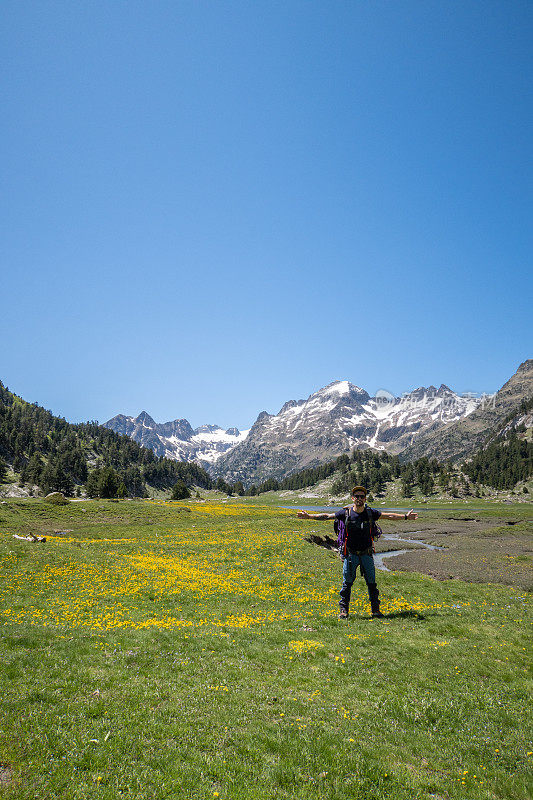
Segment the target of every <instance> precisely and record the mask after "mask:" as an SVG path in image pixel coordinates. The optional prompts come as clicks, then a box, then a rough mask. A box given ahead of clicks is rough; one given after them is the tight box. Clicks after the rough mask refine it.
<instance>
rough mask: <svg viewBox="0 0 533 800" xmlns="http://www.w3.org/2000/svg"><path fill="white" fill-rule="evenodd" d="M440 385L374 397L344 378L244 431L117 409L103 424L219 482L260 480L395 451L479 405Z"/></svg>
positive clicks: (266, 417)
mask: <svg viewBox="0 0 533 800" xmlns="http://www.w3.org/2000/svg"><path fill="white" fill-rule="evenodd" d="M478 403H479V400H478V399H475V398H473V397H461V396H459V395H457V394H455V392H452V390H451V389H449V388H448V387H447V386H444V385H441V386H440V388H439V389H436V388H435V387H434V386H430V387H429V388H427V389H426V388H424V387H422V388H419V389H415V390H414V391H412V392H410V393H409V394H406V395H403V396H402V397H394V396H393V395H391V394H390V393H388V392H386V391H384V390H381V391H379V392H377V393H376V396H375V397H370V395H369V394H368V392H366V391H365V390H364V389H361V388H360V387H358V386H355V385H354V384H352V383H350V382H349V381H334V382H333V383H330V384H329V385H328V386H325V387H324V388H323V389H320V390H319V391H318V392H315V393H314V394H312V395H311V396H310V397H308V398H307V400H298V401H296V400H289V401H288V402H287V403H285V405H284V406H283V407H282V408H281V410H280V411H279V413H278V414H267V413H266V412H265V411H263V412H262V413H261V414H259V416H258V418H257V420H256V422H255V423H254V425H253V426H252V428H251V429H250V430H249V431H239V430H238V429H237V428H229V429H228V430H223V429H222V428H220V427H218V426H217V425H203V426H201V427H200V428H196V429H195V430H193V428H192V427H191V425H190V423H189V422H188V421H187V420H186V419H176V420H174V421H173V422H165V423H163V424H158V423H156V422H155V421H154V420H153V419H152V418H151V417H150V416H149V414H147V413H146V411H143V412H142V413H141V414H139V416H138V417H135V418H134V417H125V416H124V415H123V414H119V415H118V416H116V417H113V419H111V420H109V422H106V423H105V426H106V427H107V428H111V429H112V430H114V431H116V432H117V433H122V434H126V435H127V436H130V437H131V438H132V439H134V440H135V441H136V442H138V443H139V444H141V445H143V446H145V447H150V448H151V449H152V450H153V451H154V452H155V453H156V455H160V456H166V457H167V458H174V459H177V460H184V461H196V462H199V463H200V464H201V465H202V466H204V467H205V468H206V469H208V470H209V471H210V472H211V473H212V474H214V475H220V476H222V477H224V478H225V479H226V480H232V481H235V480H242V481H243V482H245V483H247V484H249V483H250V482H257V481H261V480H263V479H265V478H268V477H271V476H275V477H282V476H284V475H287V474H289V473H290V472H293V471H296V470H299V469H304V468H305V467H308V466H315V465H317V464H320V463H323V462H324V461H328V460H330V459H332V458H335V457H336V456H338V455H340V454H341V453H344V452H348V451H350V450H352V449H353V448H355V447H357V448H367V447H371V448H373V449H376V450H387V451H388V452H390V453H399V452H400V451H402V450H403V449H404V448H405V447H407V446H408V445H410V444H411V443H412V441H413V440H414V439H415V438H416V437H418V436H419V435H420V434H421V433H424V432H426V431H431V430H437V429H438V428H441V427H443V426H445V425H447V424H448V423H450V422H454V421H456V420H459V419H463V418H464V417H466V416H467V415H468V414H470V413H471V412H472V411H473V410H474V409H475V408H476V407H477V405H478Z"/></svg>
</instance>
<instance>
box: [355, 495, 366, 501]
mask: <svg viewBox="0 0 533 800" xmlns="http://www.w3.org/2000/svg"><path fill="white" fill-rule="evenodd" d="M354 497H355V499H356V500H364V499H365V497H366V494H354Z"/></svg>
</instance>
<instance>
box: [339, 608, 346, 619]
mask: <svg viewBox="0 0 533 800" xmlns="http://www.w3.org/2000/svg"><path fill="white" fill-rule="evenodd" d="M339 619H348V609H347V608H341V610H340V611H339Z"/></svg>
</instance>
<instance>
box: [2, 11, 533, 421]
mask: <svg viewBox="0 0 533 800" xmlns="http://www.w3.org/2000/svg"><path fill="white" fill-rule="evenodd" d="M0 17H1V18H0V23H1V24H0V30H1V33H0V43H1V47H2V52H3V70H2V72H3V76H2V79H1V81H2V83H1V90H2V95H1V97H2V116H3V123H2V127H1V144H2V168H1V169H2V181H3V193H2V209H1V210H2V237H1V253H0V258H1V271H2V284H1V285H2V292H1V294H2V301H1V317H0V336H1V342H2V358H1V362H0V379H1V380H2V381H3V382H4V384H5V385H7V386H9V388H11V389H12V390H13V391H15V392H16V393H17V394H20V395H22V396H23V397H25V398H26V399H27V400H30V401H36V402H38V403H40V404H41V405H44V406H45V407H46V408H50V409H51V410H52V411H53V412H54V413H56V414H61V415H63V416H65V417H66V418H67V419H68V420H70V421H81V420H86V419H98V420H100V421H101V422H103V421H105V420H106V419H108V418H109V417H111V416H114V415H115V414H117V413H120V412H122V413H127V414H137V413H139V412H140V411H141V410H143V409H145V410H147V411H148V412H149V413H150V414H151V415H152V416H153V417H154V418H155V419H156V420H157V421H160V422H162V421H166V420H169V419H174V418H176V417H186V418H187V419H189V421H190V422H191V423H192V424H193V426H196V425H200V424H202V423H206V422H210V423H218V424H220V425H222V426H224V427H227V426H230V425H236V426H238V427H240V428H245V427H248V426H249V425H250V424H251V423H252V422H253V421H254V420H255V418H256V416H257V414H258V413H259V412H260V411H261V410H267V411H269V412H270V413H275V412H277V411H278V410H279V408H280V406H281V405H282V404H283V403H284V402H285V401H286V400H288V399H292V398H294V399H298V398H300V397H307V396H308V395H309V394H310V393H311V392H312V391H314V390H316V389H318V388H320V387H321V386H324V385H325V384H327V383H329V382H331V381H332V380H335V379H337V378H347V379H348V380H351V381H352V382H354V383H356V384H358V385H360V386H362V387H363V388H365V389H367V391H369V392H370V393H371V394H372V393H374V392H375V391H376V390H377V389H379V388H385V389H387V390H389V391H392V392H394V393H395V394H401V393H402V392H404V391H408V390H410V389H413V388H415V387H417V386H422V385H426V386H427V385H429V384H432V383H433V384H436V385H439V384H440V383H441V382H443V383H447V384H448V385H450V386H451V387H452V388H453V389H455V390H456V391H458V392H464V391H474V392H485V391H486V392H491V391H495V390H496V389H498V388H499V387H500V386H501V385H502V384H503V383H504V382H505V381H506V380H507V379H508V378H509V377H510V375H511V374H512V373H513V372H514V371H515V369H516V368H517V366H518V365H519V363H520V362H521V361H523V360H524V359H526V358H528V357H533V348H532V346H531V345H532V337H531V299H532V280H531V254H532V226H531V220H532V210H533V209H532V194H531V188H532V182H531V178H532V170H531V163H532V162H531V142H532V141H533V129H532V128H533V126H532V110H533V101H532V92H531V90H532V85H531V84H532V74H533V70H532V67H533V55H532V53H533V48H532V47H531V44H532V42H533V4H532V3H531V2H529V0H528V1H527V2H513V1H512V0H502V2H490V0H484V2H478V0H475V1H473V0H466V1H465V0H460V1H458V2H453V0H452V1H450V0H442V2H431V0H418V2H409V1H407V0H405V1H403V2H379V0H377V1H376V0H372V1H370V0H368V1H367V2H359V1H358V0H351V2H337V1H336V0H334V1H333V2H332V0H327V2H319V1H318V0H317V1H315V0H313V1H312V2H308V1H307V0H306V1H305V2H299V1H298V2H294V1H292V0H289V1H288V2H285V1H284V2H281V1H279V2H278V1H276V2H261V0H259V1H258V2H249V0H243V2H233V1H232V2H225V1H224V0H216V2H215V0H211V2H202V0H199V1H198V0H195V2H192V0H191V1H189V0H186V1H185V0H172V1H171V2H165V1H163V0H159V1H157V0H156V1H154V2H146V1H144V2H135V0H133V2H132V0H129V1H128V2H127V3H126V2H118V0H116V1H113V2H111V1H110V2H98V0H91V2H87V3H80V2H75V3H74V2H71V0H68V2H24V0H22V1H21V0H15V1H13V0H4V2H3V3H2V4H1V8H0Z"/></svg>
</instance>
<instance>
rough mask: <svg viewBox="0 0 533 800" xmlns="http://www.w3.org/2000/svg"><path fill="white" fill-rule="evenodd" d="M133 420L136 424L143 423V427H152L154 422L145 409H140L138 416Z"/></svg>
mask: <svg viewBox="0 0 533 800" xmlns="http://www.w3.org/2000/svg"><path fill="white" fill-rule="evenodd" d="M135 422H136V423H137V425H144V427H145V428H153V427H154V426H155V424H156V423H155V420H153V419H152V417H151V416H150V414H148V412H147V411H141V413H140V414H139V416H138V417H135Z"/></svg>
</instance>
